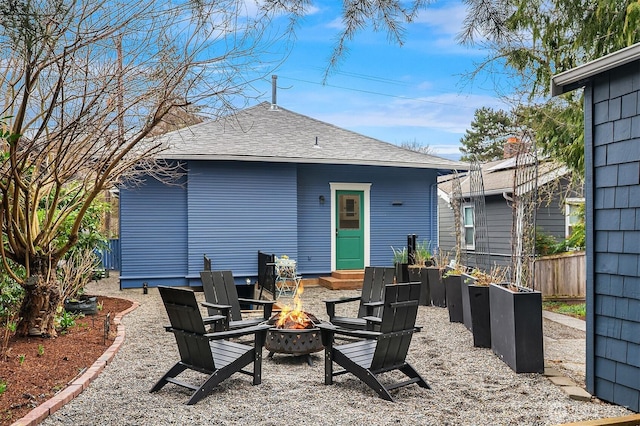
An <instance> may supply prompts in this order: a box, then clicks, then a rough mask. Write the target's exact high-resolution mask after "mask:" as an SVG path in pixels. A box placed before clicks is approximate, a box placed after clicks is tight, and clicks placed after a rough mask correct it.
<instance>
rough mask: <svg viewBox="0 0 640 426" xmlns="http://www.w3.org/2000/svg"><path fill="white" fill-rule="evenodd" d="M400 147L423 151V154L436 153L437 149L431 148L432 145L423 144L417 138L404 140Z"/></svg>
mask: <svg viewBox="0 0 640 426" xmlns="http://www.w3.org/2000/svg"><path fill="white" fill-rule="evenodd" d="M400 147H401V148H404V149H408V150H410V151H416V152H421V153H423V154H429V155H435V151H434V149H433V148H431V145H422V144H421V143H420V142H418V140H417V139H414V140H412V141H404V142H402V143H400Z"/></svg>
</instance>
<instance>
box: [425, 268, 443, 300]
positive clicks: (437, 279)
mask: <svg viewBox="0 0 640 426" xmlns="http://www.w3.org/2000/svg"><path fill="white" fill-rule="evenodd" d="M427 277H428V280H429V296H430V297H431V304H432V305H433V306H439V307H441V308H446V307H447V298H446V291H445V288H444V281H443V280H442V276H441V275H440V269H438V268H427Z"/></svg>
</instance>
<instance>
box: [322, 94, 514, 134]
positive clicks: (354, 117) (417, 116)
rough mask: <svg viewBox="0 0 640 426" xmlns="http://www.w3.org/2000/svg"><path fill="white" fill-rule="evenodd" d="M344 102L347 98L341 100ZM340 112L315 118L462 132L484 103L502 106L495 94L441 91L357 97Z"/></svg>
mask: <svg viewBox="0 0 640 426" xmlns="http://www.w3.org/2000/svg"><path fill="white" fill-rule="evenodd" d="M345 102H348V101H346V100H345ZM341 104H342V105H343V108H342V109H341V111H340V112H332V113H320V114H319V115H318V116H317V118H319V119H321V120H324V121H328V122H330V123H334V124H336V125H338V126H341V127H361V126H366V127H380V128H384V127H412V128H429V129H434V130H439V131H441V132H446V133H455V134H463V133H464V132H465V130H466V129H467V128H468V127H469V124H470V123H471V121H472V120H473V116H474V113H475V110H476V109H478V108H480V107H483V106H487V107H492V108H501V107H502V108H504V107H505V106H504V105H503V104H502V103H501V102H500V101H499V100H498V99H496V98H493V97H490V96H482V95H459V94H456V93H445V94H441V95H437V96H428V97H420V98H416V99H395V100H393V101H391V102H387V103H380V102H371V100H365V99H361V100H359V101H357V102H354V99H353V97H351V103H350V104H348V105H346V104H344V103H341Z"/></svg>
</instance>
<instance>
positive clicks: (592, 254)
mask: <svg viewBox="0 0 640 426" xmlns="http://www.w3.org/2000/svg"><path fill="white" fill-rule="evenodd" d="M639 88H640V61H635V62H632V63H629V64H626V65H624V66H621V67H619V68H616V69H613V70H611V71H607V72H604V73H602V74H600V75H598V76H596V77H595V78H594V79H593V80H592V82H591V83H590V85H588V86H587V88H586V89H585V111H586V113H585V114H586V116H585V125H586V126H587V128H586V129H585V143H586V148H585V149H586V153H587V155H585V159H586V168H587V179H592V183H593V184H592V188H593V202H592V203H587V206H588V209H591V212H588V217H589V216H591V217H592V218H593V221H591V222H588V224H587V225H588V228H587V233H588V235H591V236H592V237H590V238H591V241H593V245H592V247H591V248H590V249H589V250H588V252H587V263H588V264H593V268H592V269H591V272H588V277H587V292H588V293H589V294H593V315H590V316H589V317H588V320H587V321H588V323H587V331H588V333H591V332H592V333H593V335H590V334H588V335H587V386H588V389H589V390H590V391H591V392H592V393H593V394H595V395H596V396H598V397H599V398H601V399H604V400H607V401H611V402H614V403H616V404H620V405H624V406H627V407H629V408H630V409H631V410H634V411H636V412H637V411H640V278H639V277H640V271H639V264H640V221H639V220H638V219H640V208H639V207H640V124H638V123H639V120H640V118H639V116H640V109H639V108H638V105H639V104H638V102H639V98H640V94H639ZM589 126H592V127H591V128H590V127H589ZM589 153H593V156H591V155H589Z"/></svg>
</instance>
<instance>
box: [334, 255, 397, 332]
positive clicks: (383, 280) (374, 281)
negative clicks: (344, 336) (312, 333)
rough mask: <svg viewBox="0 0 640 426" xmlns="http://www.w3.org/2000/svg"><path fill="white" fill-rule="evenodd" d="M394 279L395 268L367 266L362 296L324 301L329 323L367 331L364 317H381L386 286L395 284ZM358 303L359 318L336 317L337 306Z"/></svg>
mask: <svg viewBox="0 0 640 426" xmlns="http://www.w3.org/2000/svg"><path fill="white" fill-rule="evenodd" d="M394 278H395V269H394V268H393V267H382V266H367V267H366V268H365V269H364V280H363V282H362V293H361V295H360V296H354V297H342V298H340V299H333V300H325V301H324V303H325V305H326V308H327V315H328V316H329V322H331V323H332V324H333V325H336V326H339V327H344V328H350V329H353V330H364V329H366V326H367V321H366V320H365V319H364V317H367V316H369V317H380V313H381V309H382V300H383V295H384V286H385V285H387V284H393V281H394ZM356 301H358V302H360V306H359V308H358V316H357V317H344V316H336V305H338V304H341V303H348V302H356Z"/></svg>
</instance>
